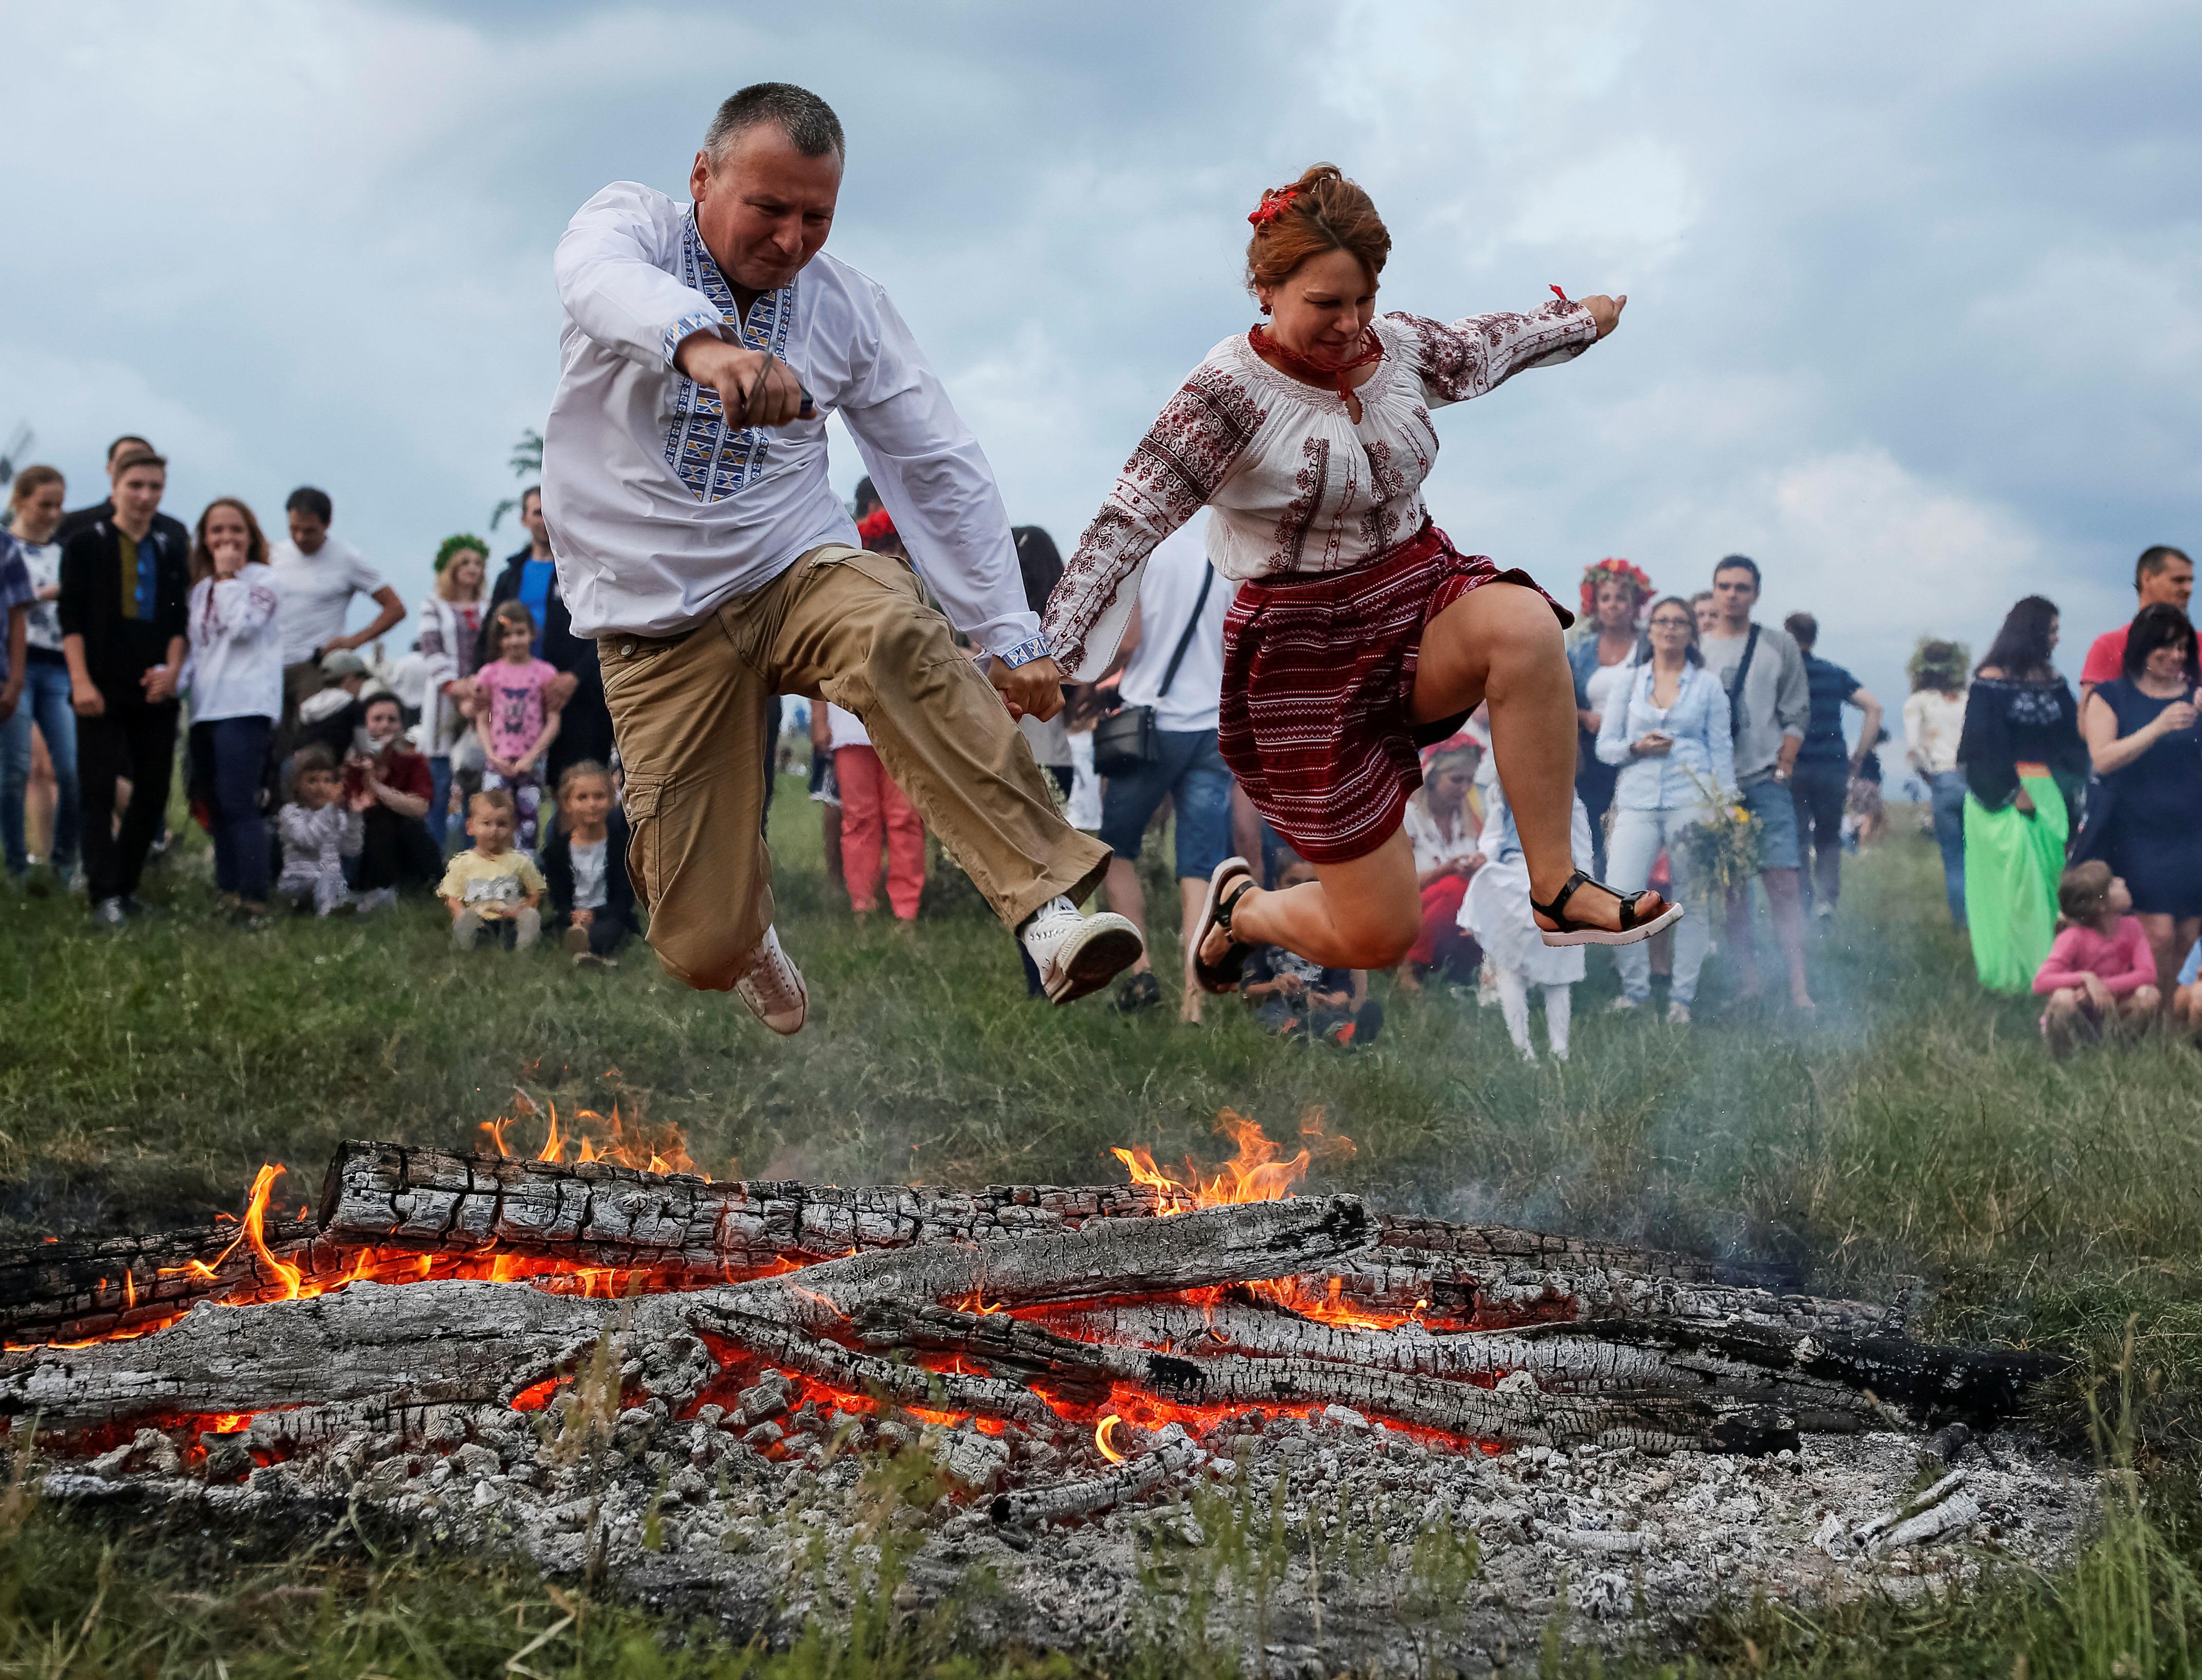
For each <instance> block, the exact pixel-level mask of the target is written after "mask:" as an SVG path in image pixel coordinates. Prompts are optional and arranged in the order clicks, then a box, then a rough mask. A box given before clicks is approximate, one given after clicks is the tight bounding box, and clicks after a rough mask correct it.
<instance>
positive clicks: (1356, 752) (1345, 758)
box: [1216, 525, 1575, 863]
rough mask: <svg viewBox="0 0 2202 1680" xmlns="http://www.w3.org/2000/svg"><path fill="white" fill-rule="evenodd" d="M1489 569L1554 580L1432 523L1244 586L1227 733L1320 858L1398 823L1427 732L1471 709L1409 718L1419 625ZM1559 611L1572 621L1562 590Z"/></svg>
mask: <svg viewBox="0 0 2202 1680" xmlns="http://www.w3.org/2000/svg"><path fill="white" fill-rule="evenodd" d="M1489 583H1509V584H1527V585H1528V587H1529V588H1531V589H1534V590H1537V591H1538V593H1539V594H1540V595H1542V594H1544V591H1543V590H1541V589H1539V588H1538V584H1537V581H1536V579H1534V578H1532V577H1531V576H1530V575H1529V574H1528V573H1526V572H1521V571H1511V570H1510V571H1505V572H1502V571H1500V570H1499V569H1498V566H1497V565H1496V564H1495V563H1494V562H1493V561H1492V560H1491V559H1490V557H1489V556H1487V555H1463V554H1460V553H1457V551H1456V550H1455V549H1454V548H1453V546H1452V543H1451V541H1450V540H1449V539H1448V538H1447V537H1446V536H1445V532H1442V531H1440V530H1439V529H1438V528H1437V527H1436V526H1434V525H1425V526H1423V527H1422V530H1421V532H1418V533H1417V534H1416V536H1414V537H1410V538H1409V539H1408V540H1407V541H1406V542H1404V543H1400V544H1399V545H1398V547H1397V548H1394V549H1391V550H1390V551H1388V552H1387V553H1386V554H1383V555H1380V556H1378V557H1377V558H1376V559H1375V560H1374V561H1370V562H1369V564H1368V565H1366V566H1357V567H1354V568H1353V569H1352V570H1351V571H1349V572H1334V573H1325V574H1324V575H1322V576H1320V577H1314V578H1298V579H1289V580H1278V579H1253V580H1251V581H1249V582H1247V583H1244V584H1240V585H1239V593H1238V596H1237V598H1236V599H1235V600H1233V602H1232V603H1231V613H1230V616H1229V617H1228V618H1227V619H1226V620H1224V624H1223V696H1222V715H1221V716H1220V718H1219V719H1218V720H1217V726H1216V744H1217V746H1218V747H1220V748H1221V749H1222V754H1223V760H1224V762H1225V763H1227V764H1228V765H1229V766H1230V767H1231V772H1232V773H1233V775H1234V776H1236V777H1237V778H1239V785H1240V786H1241V787H1243V788H1245V790H1246V796H1247V797H1248V798H1249V799H1251V800H1252V801H1253V802H1254V808H1255V809H1256V810H1257V811H1259V812H1260V813H1261V814H1263V816H1264V817H1266V818H1268V819H1269V825H1270V826H1271V827H1273V828H1275V830H1276V831H1277V832H1278V833H1280V834H1281V835H1283V836H1284V837H1285V838H1286V840H1288V841H1290V842H1291V843H1292V849H1293V850H1294V851H1296V852H1298V854H1299V855H1301V856H1302V857H1304V858H1305V859H1306V860H1307V861H1309V862H1310V863H1348V862H1351V861H1352V860H1353V859H1355V858H1357V857H1366V856H1367V855H1369V853H1371V852H1373V851H1375V849H1377V848H1378V847H1379V846H1381V845H1382V844H1383V843H1385V842H1386V841H1387V840H1388V839H1390V838H1391V837H1392V833H1393V831H1396V830H1397V829H1398V826H1399V822H1400V819H1401V815H1402V814H1403V813H1404V811H1405V810H1406V807H1407V798H1408V796H1409V795H1410V794H1412V793H1413V792H1414V790H1416V788H1418V787H1420V786H1422V763H1421V760H1420V758H1419V757H1418V755H1417V752H1416V749H1417V747H1418V745H1420V744H1422V743H1428V742H1431V741H1442V740H1444V739H1445V737H1447V736H1449V735H1452V734H1455V733H1457V731H1458V730H1459V728H1460V725H1462V723H1463V722H1464V721H1465V718H1464V717H1457V718H1444V719H1440V720H1436V721H1435V722H1432V723H1428V724H1422V725H1416V723H1414V722H1413V721H1412V720H1411V716H1410V714H1411V709H1412V705H1413V701H1414V693H1415V667H1416V661H1417V659H1418V658H1419V657H1420V655H1421V653H1422V626H1424V625H1426V624H1428V622H1429V621H1430V620H1431V619H1433V618H1434V617H1436V616H1437V614H1440V613H1441V612H1443V611H1444V610H1445V608H1448V607H1450V606H1451V605H1452V603H1453V602H1456V601H1457V600H1459V599H1460V597H1461V596H1463V595H1465V594H1467V593H1468V592H1469V590H1472V589H1477V588H1480V587H1481V585H1483V584H1489ZM1545 598H1546V600H1547V601H1551V596H1549V595H1547V596H1545ZM1552 611H1553V612H1554V613H1556V614H1558V615H1559V620H1560V623H1561V624H1562V625H1563V626H1565V625H1569V624H1573V623H1574V622H1575V614H1572V613H1570V612H1569V611H1568V610H1567V608H1564V607H1563V606H1561V605H1560V603H1559V602H1557V601H1552Z"/></svg>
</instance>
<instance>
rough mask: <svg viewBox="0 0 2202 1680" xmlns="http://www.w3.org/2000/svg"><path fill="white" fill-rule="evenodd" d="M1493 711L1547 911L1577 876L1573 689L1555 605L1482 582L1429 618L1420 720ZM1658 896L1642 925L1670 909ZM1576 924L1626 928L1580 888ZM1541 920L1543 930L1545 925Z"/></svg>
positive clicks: (1644, 911) (1532, 882) (1500, 753)
mask: <svg viewBox="0 0 2202 1680" xmlns="http://www.w3.org/2000/svg"><path fill="white" fill-rule="evenodd" d="M1480 702H1489V704H1490V707H1491V751H1492V756H1493V758H1494V759H1495V760H1496V761H1497V763H1498V781H1499V784H1500V785H1501V786H1502V787H1504V789H1505V790H1506V803H1507V806H1508V807H1509V808H1510V809H1511V810H1512V812H1513V814H1514V826H1515V828H1516V831H1518V832H1519V833H1520V835H1521V837H1522V858H1523V860H1524V861H1526V862H1527V863H1528V866H1529V895H1530V896H1531V897H1532V898H1534V899H1537V900H1540V901H1541V902H1546V903H1550V902H1551V899H1552V896H1553V895H1554V894H1555V893H1557V892H1558V891H1559V890H1560V889H1561V888H1562V887H1563V886H1565V885H1566V884H1567V881H1568V877H1569V876H1570V875H1572V874H1573V873H1574V872H1575V855H1574V852H1573V849H1572V844H1571V838H1570V837H1571V834H1572V831H1573V828H1574V824H1575V731H1576V727H1577V723H1576V718H1575V678H1573V677H1572V676H1571V675H1570V674H1569V671H1568V660H1567V654H1566V651H1565V649H1563V647H1562V646H1561V643H1560V624H1559V620H1557V619H1556V618H1554V617H1553V616H1552V608H1551V602H1548V601H1546V599H1545V597H1544V596H1541V595H1540V594H1539V593H1538V592H1537V591H1536V590H1533V589H1529V588H1528V587H1526V586H1525V585H1523V584H1484V585H1482V586H1481V588H1479V589H1473V590H1469V592H1468V593H1467V594H1466V595H1463V596H1461V598H1460V599H1459V600H1457V601H1456V602H1453V603H1452V605H1451V606H1450V607H1448V608H1445V611H1443V612H1442V613H1440V614H1438V615H1437V617H1435V618H1434V619H1432V620H1430V622H1429V625H1428V627H1427V628H1426V629H1425V630H1424V631H1423V632H1422V655H1421V657H1420V660H1419V661H1418V663H1417V665H1416V673H1415V700H1414V713H1413V714H1414V719H1415V721H1416V722H1417V723H1430V722H1434V720H1437V719H1439V718H1445V717H1451V716H1452V715H1453V714H1456V713H1460V712H1472V711H1474V710H1475V708H1476V706H1477V705H1478V704H1479V703H1480ZM1665 908H1667V907H1666V902H1665V901H1664V900H1663V899H1662V898H1661V897H1660V896H1659V895H1658V894H1657V893H1656V892H1654V893H1651V894H1649V895H1648V896H1646V900H1645V902H1644V905H1643V906H1642V907H1641V908H1640V910H1639V912H1638V916H1639V919H1650V918H1651V917H1652V916H1656V915H1657V914H1659V913H1661V912H1663V910H1665ZM1566 913H1567V915H1568V917H1569V919H1570V920H1573V921H1576V922H1581V923H1582V924H1584V925H1587V926H1591V927H1598V928H1604V929H1605V930H1607V931H1616V930H1617V929H1619V927H1620V926H1621V901H1620V899H1619V898H1618V897H1617V896H1616V895H1615V894H1613V893H1612V892H1610V891H1607V890H1602V889H1596V888H1588V887H1581V888H1577V889H1576V890H1575V896H1574V897H1572V898H1570V899H1569V900H1568V902H1567V911H1566ZM1548 923H1549V919H1548V918H1546V917H1542V916H1540V917H1539V918H1538V919H1537V925H1539V926H1540V927H1545V926H1547V925H1548Z"/></svg>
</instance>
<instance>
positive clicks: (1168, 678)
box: [1155, 562, 1216, 700]
mask: <svg viewBox="0 0 2202 1680" xmlns="http://www.w3.org/2000/svg"><path fill="white" fill-rule="evenodd" d="M1215 581H1216V567H1215V565H1214V563H1213V562H1210V563H1207V564H1204V565H1203V566H1202V567H1201V569H1200V593H1199V594H1198V595H1197V596H1194V597H1193V602H1192V618H1190V619H1189V620H1186V626H1185V634H1184V635H1182V636H1180V637H1178V638H1177V651H1176V652H1175V653H1174V654H1172V655H1170V661H1169V668H1168V669H1167V670H1165V671H1164V672H1163V685H1162V686H1161V687H1160V688H1158V689H1157V690H1155V698H1156V699H1157V700H1160V699H1162V698H1163V696H1165V695H1167V694H1168V693H1169V691H1170V684H1172V683H1174V682H1175V681H1176V680H1177V668H1178V667H1179V666H1180V665H1182V664H1184V663H1185V650H1186V649H1187V648H1189V647H1191V646H1192V633H1193V631H1197V630H1198V629H1199V628H1200V614H1201V611H1202V609H1203V608H1205V607H1206V606H1207V605H1208V586H1209V585H1210V584H1212V583H1214V582H1215Z"/></svg>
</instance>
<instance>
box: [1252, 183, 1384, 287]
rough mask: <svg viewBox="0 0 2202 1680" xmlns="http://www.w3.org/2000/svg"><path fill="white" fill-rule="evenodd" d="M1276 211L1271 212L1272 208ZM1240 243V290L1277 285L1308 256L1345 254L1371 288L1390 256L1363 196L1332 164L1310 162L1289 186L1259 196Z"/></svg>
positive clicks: (1377, 221) (1381, 228)
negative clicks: (1250, 227)
mask: <svg viewBox="0 0 2202 1680" xmlns="http://www.w3.org/2000/svg"><path fill="white" fill-rule="evenodd" d="M1273 207H1276V208H1273ZM1253 220H1254V237H1253V238H1251V239H1249V240H1247V242H1246V289H1247V291H1253V292H1256V293H1257V296H1258V289H1259V288H1260V287H1263V286H1273V285H1279V284H1281V282H1282V281H1283V280H1284V279H1285V277H1286V275H1288V274H1290V273H1292V270H1293V269H1295V268H1297V267H1299V266H1300V264H1301V263H1303V262H1304V261H1307V260H1308V258H1310V257H1311V256H1322V254H1323V253H1324V252H1325V251H1351V253H1352V254H1353V256H1355V257H1356V258H1357V260H1358V261H1359V262H1360V264H1361V267H1363V270H1365V271H1366V272H1367V273H1368V276H1369V280H1370V281H1371V282H1372V283H1373V282H1374V281H1375V279H1376V277H1377V276H1378V275H1380V274H1381V273H1383V272H1384V259H1385V258H1387V257H1388V256H1391V254H1392V234H1391V231H1390V230H1389V229H1388V228H1387V227H1386V226H1384V218H1383V217H1381V216H1380V215H1378V214H1376V206H1375V202H1374V201H1373V200H1371V199H1370V197H1369V195H1368V194H1367V193H1365V192H1363V191H1362V190H1361V189H1360V188H1359V187H1358V186H1356V185H1354V184H1353V183H1352V182H1351V181H1349V180H1348V179H1345V173H1343V172H1342V171H1341V170H1340V169H1339V167H1338V166H1337V165H1336V164H1335V163H1311V164H1310V165H1309V166H1308V167H1307V168H1306V170H1305V171H1304V172H1303V173H1302V174H1301V176H1300V178H1299V179H1298V180H1296V181H1294V182H1293V183H1292V185H1290V186H1283V187H1273V188H1271V189H1270V190H1269V191H1268V192H1265V193H1263V195H1262V207H1261V209H1258V210H1257V211H1256V212H1255V214H1254V218H1253Z"/></svg>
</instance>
